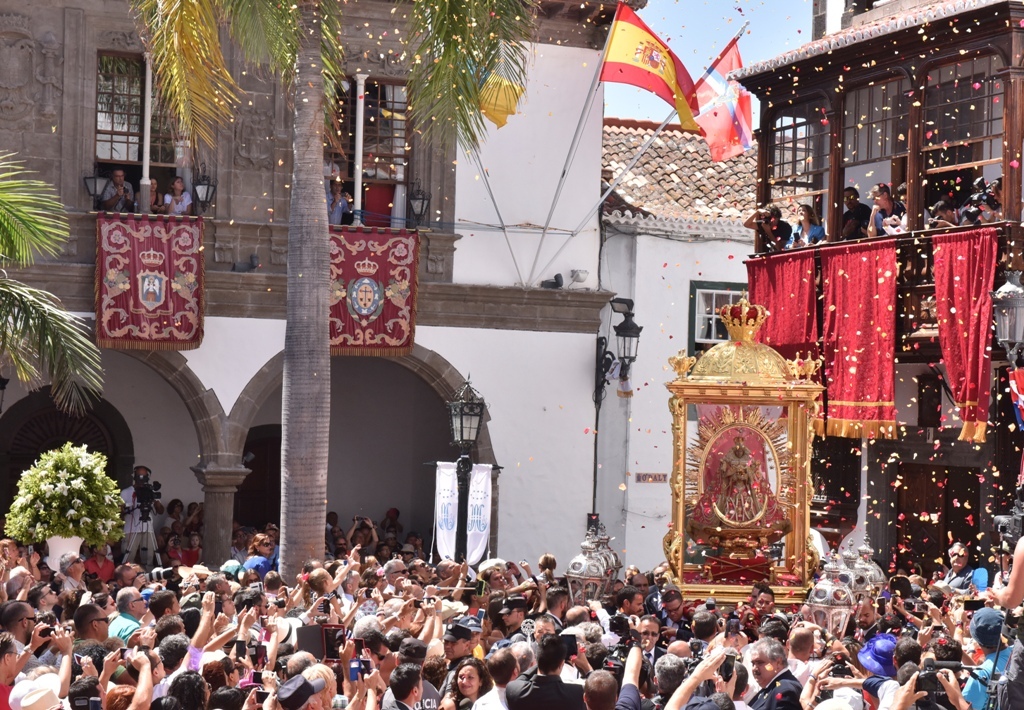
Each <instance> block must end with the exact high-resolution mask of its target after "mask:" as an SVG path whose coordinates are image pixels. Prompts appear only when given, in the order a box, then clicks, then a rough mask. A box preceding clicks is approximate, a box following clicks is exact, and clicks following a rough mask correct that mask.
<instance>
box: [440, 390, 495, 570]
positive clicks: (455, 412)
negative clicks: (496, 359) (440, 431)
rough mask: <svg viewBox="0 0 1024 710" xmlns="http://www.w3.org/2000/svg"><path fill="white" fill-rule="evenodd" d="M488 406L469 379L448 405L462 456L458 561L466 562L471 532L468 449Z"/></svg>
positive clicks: (459, 466)
mask: <svg viewBox="0 0 1024 710" xmlns="http://www.w3.org/2000/svg"><path fill="white" fill-rule="evenodd" d="M486 409H487V404H486V403H485V402H484V399H483V397H481V396H480V393H479V392H477V391H476V390H475V389H473V387H472V385H470V384H469V380H466V384H464V385H462V387H460V388H459V390H458V391H457V392H456V393H455V397H453V398H452V400H451V401H450V402H448V417H449V420H448V421H449V424H450V425H451V430H452V446H456V447H458V449H459V451H460V452H461V455H460V456H459V460H458V461H457V462H456V463H455V481H456V485H457V488H458V493H459V501H458V506H459V507H458V515H457V518H456V524H455V525H456V527H455V561H456V562H461V561H462V560H464V559H466V534H467V532H468V530H469V478H470V473H472V471H473V461H472V459H470V458H469V450H470V449H472V448H473V444H475V443H476V440H477V437H479V436H480V425H481V424H482V423H483V420H484V411H485V410H486Z"/></svg>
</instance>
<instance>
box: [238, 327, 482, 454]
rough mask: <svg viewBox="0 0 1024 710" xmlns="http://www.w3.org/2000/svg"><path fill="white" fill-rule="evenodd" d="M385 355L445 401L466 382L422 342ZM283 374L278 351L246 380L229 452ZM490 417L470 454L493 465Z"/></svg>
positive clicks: (240, 442) (241, 442) (241, 439)
mask: <svg viewBox="0 0 1024 710" xmlns="http://www.w3.org/2000/svg"><path fill="white" fill-rule="evenodd" d="M388 359H389V360H390V361H391V362H394V363H395V364H398V365H401V366H402V367H404V368H405V369H407V370H410V371H411V372H414V373H415V374H416V375H418V376H419V377H420V378H421V379H422V380H423V381H424V382H426V383H427V384H428V385H429V386H430V388H431V389H433V390H434V392H436V393H437V395H438V396H439V397H441V399H442V400H444V401H447V400H449V399H451V398H452V397H453V396H454V395H455V393H456V392H457V391H458V389H459V388H460V387H462V385H463V384H465V382H466V378H465V377H463V376H462V374H461V373H460V372H459V371H458V370H457V369H456V368H455V366H454V365H452V364H451V363H450V362H448V360H446V359H445V358H444V357H442V356H441V355H439V354H438V353H437V352H435V351H433V350H430V349H428V348H425V347H423V346H422V345H414V346H413V349H412V352H411V353H409V354H408V355H403V356H401V357H396V358H388ZM283 378H284V353H283V352H280V353H278V354H277V355H275V356H274V357H272V358H271V359H270V360H268V361H267V363H266V364H265V365H264V366H263V367H262V368H260V370H259V372H257V373H256V374H255V375H253V376H252V378H251V379H250V380H249V382H248V383H247V384H246V386H245V388H244V389H243V390H242V393H241V394H240V395H239V396H238V399H237V400H236V401H235V404H234V406H233V407H232V408H231V414H230V415H229V416H228V420H227V426H226V432H227V436H226V444H227V448H228V450H229V451H230V452H232V453H237V455H238V456H239V457H241V456H242V453H243V452H242V447H244V446H245V437H246V434H247V433H248V431H249V427H250V425H251V424H252V421H253V419H254V418H255V417H256V414H257V412H259V410H260V407H262V406H263V403H264V402H265V401H266V399H267V397H269V396H270V395H271V394H272V393H273V392H275V391H276V390H277V389H278V388H280V387H281V383H282V381H283ZM489 419H490V416H489V415H487V416H485V417H484V422H483V424H481V426H480V438H479V439H477V442H476V447H475V449H474V452H473V454H474V455H473V458H474V460H476V461H478V462H479V463H488V464H491V465H496V464H497V462H496V461H495V459H494V449H493V447H492V445H491V435H490V431H489V429H488V427H487V422H488V420H489Z"/></svg>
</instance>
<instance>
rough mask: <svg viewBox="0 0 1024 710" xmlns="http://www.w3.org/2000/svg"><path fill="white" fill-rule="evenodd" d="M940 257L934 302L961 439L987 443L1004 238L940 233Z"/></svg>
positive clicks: (980, 232)
mask: <svg viewBox="0 0 1024 710" xmlns="http://www.w3.org/2000/svg"><path fill="white" fill-rule="evenodd" d="M932 250H933V254H934V255H935V269H934V274H935V305H936V311H937V314H938V322H939V345H940V346H941V347H942V362H943V363H944V364H945V366H946V380H947V382H948V384H949V388H950V390H951V391H952V392H953V398H954V400H955V403H956V406H957V407H959V409H960V419H962V420H963V423H964V426H963V429H962V430H961V431H960V440H961V441H975V442H982V441H985V428H986V426H987V424H986V422H987V420H988V405H989V396H990V393H991V387H992V375H991V372H990V366H991V360H992V356H991V352H990V345H991V342H992V296H991V295H990V293H989V291H990V289H991V288H992V282H993V280H994V279H995V275H996V260H997V258H998V254H999V239H998V237H997V235H996V230H994V229H992V228H985V229H976V230H972V231H970V232H955V233H951V234H939V235H937V236H936V237H935V238H934V239H933V240H932Z"/></svg>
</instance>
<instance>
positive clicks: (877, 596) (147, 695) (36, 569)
mask: <svg viewBox="0 0 1024 710" xmlns="http://www.w3.org/2000/svg"><path fill="white" fill-rule="evenodd" d="M154 513H155V515H156V516H158V519H159V532H160V535H161V537H162V538H164V539H163V541H162V545H163V546H162V548H161V560H160V564H163V565H164V566H163V567H158V568H156V569H150V570H148V571H147V569H146V568H144V567H142V566H140V565H139V564H136V563H135V562H134V560H132V561H127V562H124V561H123V560H121V561H122V562H124V563H122V564H119V563H118V562H119V560H118V559H117V558H116V554H118V553H119V551H117V550H111V549H110V548H109V547H106V546H102V547H97V548H95V549H83V550H81V551H80V553H77V554H76V553H74V552H71V553H67V554H65V555H63V556H62V557H61V558H60V559H59V560H57V561H53V560H50V562H51V563H52V564H53V568H52V569H51V568H50V567H49V566H47V564H45V562H44V557H43V556H42V554H41V553H42V552H43V551H42V550H39V549H36V548H34V547H31V546H25V545H22V544H19V543H18V542H16V541H13V540H9V539H8V540H2V541H0V569H2V571H3V574H2V581H3V584H2V585H0V598H2V600H3V601H2V603H0V627H2V632H0V710H6V708H11V709H12V710H57V708H67V709H68V710H73V709H74V708H82V710H86V708H88V710H141V709H142V708H148V707H154V708H158V709H159V710H243V708H244V709H245V710H255V709H256V708H257V707H262V708H264V709H265V710H321V709H326V708H327V707H332V708H335V707H352V708H356V709H357V710H364V709H370V710H376V709H378V708H384V709H387V710H405V709H408V710H435V709H437V708H443V709H444V710H462V709H465V708H476V709H477V710H497V709H507V710H545V709H547V708H551V709H552V710H554V709H558V710H563V709H565V710H583V709H584V708H587V709H589V710H612V709H613V708H615V709H617V710H652V709H656V710H660V709H662V708H671V709H672V710H682V709H683V708H688V709H690V710H698V709H699V710H729V709H730V708H740V709H746V708H750V709H752V710H811V708H815V707H816V708H818V709H819V710H847V709H851V710H866V709H867V708H878V709H879V710H906V709H907V708H910V707H914V706H915V705H916V706H917V707H921V708H937V707H945V708H953V709H954V710H970V709H972V708H973V709H974V710H983V709H984V708H986V707H987V705H988V702H989V696H990V695H992V696H993V697H995V688H996V686H997V685H1000V683H997V682H996V680H997V679H998V678H1000V677H1002V676H1001V674H1002V673H1003V670H1004V668H1006V667H1007V661H1008V660H1009V658H1010V655H1011V652H1010V648H1008V644H1012V642H1013V637H1014V633H1015V629H1013V628H1011V627H1010V626H1007V621H1006V619H1005V616H1004V612H1003V611H1001V610H1000V609H999V608H997V607H998V606H999V605H1000V604H1002V605H1012V604H1013V603H1014V602H1018V603H1019V601H1020V600H1018V599H1016V598H1015V597H1016V596H1018V595H1019V596H1022V597H1024V593H1019V592H1018V591H1017V587H1021V588H1022V589H1024V586H1022V585H1021V583H1020V582H1016V581H1010V579H1009V577H1008V576H1007V575H1006V574H1004V573H1002V572H1000V573H997V574H995V575H994V578H993V584H994V587H993V588H991V589H987V588H986V587H987V585H988V581H989V579H988V575H987V573H983V570H981V569H975V568H974V567H972V566H971V565H970V564H969V561H968V557H967V550H966V548H964V547H963V546H962V545H954V546H953V547H952V548H951V549H950V551H949V561H950V564H949V567H948V569H947V570H945V571H944V572H943V574H942V575H941V577H940V578H936V579H935V580H934V581H932V582H928V581H927V580H925V579H924V578H923V577H920V576H917V575H913V574H912V575H910V576H909V577H907V576H903V575H894V577H893V578H892V579H891V580H890V581H889V583H888V585H887V586H886V587H885V588H882V589H878V590H875V592H873V593H872V594H870V595H868V596H865V597H864V598H863V599H862V600H860V602H859V603H858V604H857V606H856V607H855V608H854V609H853V610H852V612H851V613H850V616H849V619H848V623H847V625H846V626H845V627H844V628H832V624H829V623H825V622H823V621H822V619H821V617H820V616H815V615H814V613H813V612H814V610H813V608H812V607H810V606H808V605H806V604H804V603H802V602H803V601H804V599H802V598H798V597H793V596H787V597H786V598H784V599H777V598H776V592H775V591H774V590H773V588H772V587H771V586H768V585H767V584H764V583H758V584H755V585H753V587H752V588H751V589H750V592H749V596H748V599H747V600H746V601H745V602H743V603H739V604H724V603H717V602H716V601H715V600H714V599H711V598H707V599H692V598H687V597H686V596H685V595H684V593H683V591H682V590H681V589H680V587H678V586H676V585H675V584H674V583H673V580H672V578H671V574H670V572H669V566H668V564H667V563H662V564H660V565H659V566H657V567H656V568H654V569H653V570H650V571H641V570H639V569H636V568H635V567H634V568H627V569H626V570H625V573H624V574H623V575H622V578H621V579H618V580H615V581H614V583H612V584H611V585H610V587H609V590H608V593H607V594H606V595H604V596H603V597H602V598H600V599H581V598H579V597H575V598H574V596H573V594H572V593H571V592H570V589H569V586H568V584H567V581H566V579H565V578H564V577H563V576H561V575H560V574H559V570H558V562H557V560H555V559H554V558H553V557H552V556H551V555H544V556H543V557H542V558H541V559H540V560H539V561H538V564H537V566H536V570H534V568H533V567H532V566H531V565H530V564H529V563H528V562H527V561H526V560H520V561H518V562H515V561H507V562H506V561H504V560H501V559H497V558H492V559H490V560H487V561H485V562H483V563H481V564H480V565H479V566H478V567H477V568H476V569H475V570H474V569H471V568H470V567H468V566H467V565H466V564H456V563H455V562H453V561H451V560H441V561H439V562H436V563H433V562H432V560H431V557H430V555H429V554H427V553H426V552H425V551H424V549H423V545H422V538H420V536H419V535H418V534H417V533H416V532H414V531H409V532H405V531H404V530H403V529H402V525H401V523H400V514H399V511H398V510H396V509H391V510H388V511H387V513H385V515H384V516H383V518H382V519H381V521H380V522H376V521H373V520H370V519H368V518H366V517H363V516H354V517H353V520H352V523H351V525H350V526H347V528H348V529H347V530H346V529H345V527H343V526H341V525H339V520H338V515H337V514H336V513H331V514H329V516H328V519H327V520H326V523H325V528H324V533H325V552H324V555H323V557H322V558H319V559H310V560H306V561H305V562H304V563H303V565H302V571H301V573H300V574H299V575H297V576H296V577H295V578H294V579H288V580H286V579H284V578H283V577H282V575H281V574H280V573H279V572H278V561H279V560H278V556H277V553H278V545H277V528H276V526H274V525H267V526H266V527H265V528H264V529H263V530H262V531H261V532H256V531H255V530H252V529H249V528H245V527H243V526H236V532H235V538H234V544H233V548H232V557H231V559H228V560H220V561H215V560H207V559H204V558H203V556H202V542H201V533H202V507H201V506H199V505H195V506H192V505H190V506H185V505H184V504H182V502H181V501H176V500H172V501H170V502H169V503H168V505H167V508H166V510H165V511H163V510H162V511H160V512H157V511H154ZM160 515H164V516H165V517H163V518H159V516H160ZM128 524H129V525H130V524H131V521H130V519H129V523H128ZM186 539H187V541H188V542H187V544H186V545H185V546H182V545H181V542H182V541H183V540H186ZM1021 556H1022V560H1024V550H1022V551H1021ZM1022 565H1024V561H1022ZM815 620H817V621H818V622H819V623H815ZM1011 626H1012V625H1011ZM1019 645H1020V644H1019V643H1018V646H1019ZM1010 675H1011V674H1010V673H1007V676H1010ZM1012 682H1013V681H1012V680H1011V683H1012ZM1017 682H1020V683H1021V684H1024V677H1022V678H1020V679H1019V681H1017ZM990 691H991V692H990ZM992 707H994V705H993V706H992ZM1009 707H1012V705H1010V706H1009Z"/></svg>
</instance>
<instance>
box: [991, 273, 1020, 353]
mask: <svg viewBox="0 0 1024 710" xmlns="http://www.w3.org/2000/svg"><path fill="white" fill-rule="evenodd" d="M1020 276H1021V272H1020V271H1007V272H1006V283H1004V284H1003V285H1002V286H1000V287H999V289H998V290H997V291H995V292H993V293H992V310H993V311H995V317H996V340H998V341H999V344H1000V345H1002V346H1003V349H1004V350H1006V359H1007V360H1008V361H1009V363H1010V367H1012V368H1014V369H1016V367H1017V358H1018V357H1019V356H1020V350H1021V348H1022V347H1024V288H1022V287H1021V285H1020Z"/></svg>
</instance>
